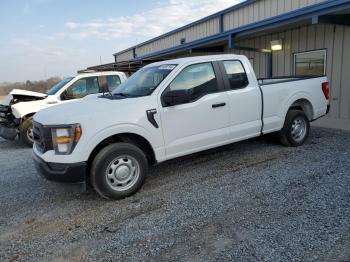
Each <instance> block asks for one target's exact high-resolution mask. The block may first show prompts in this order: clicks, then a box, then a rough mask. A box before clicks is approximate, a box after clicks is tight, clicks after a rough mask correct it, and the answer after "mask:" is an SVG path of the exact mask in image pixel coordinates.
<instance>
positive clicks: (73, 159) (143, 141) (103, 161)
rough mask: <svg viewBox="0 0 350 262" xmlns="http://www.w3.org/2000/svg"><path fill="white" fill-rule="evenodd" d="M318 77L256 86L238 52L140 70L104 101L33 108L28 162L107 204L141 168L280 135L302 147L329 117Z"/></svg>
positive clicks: (133, 186)
mask: <svg viewBox="0 0 350 262" xmlns="http://www.w3.org/2000/svg"><path fill="white" fill-rule="evenodd" d="M328 96H329V88H328V82H327V78H326V77H310V78H305V77H300V78H298V77H291V78H280V79H261V80H257V79H256V77H255V73H254V71H253V68H252V66H251V64H250V62H249V60H248V59H247V58H246V57H245V56H240V55H217V56H201V57H189V58H181V59H175V60H169V61H162V62H158V63H153V64H150V65H147V66H145V67H143V68H142V69H140V70H139V71H138V72H136V73H135V74H134V75H132V76H131V77H130V78H129V79H128V80H127V81H125V82H124V83H122V84H121V85H120V86H118V87H117V88H116V89H115V90H114V91H113V92H112V93H111V94H110V95H90V96H88V97H86V98H85V99H83V100H81V101H79V102H72V103H67V104H62V105H58V106H56V107H54V108H48V109H45V110H41V111H40V112H39V113H37V114H36V115H35V116H34V129H33V131H34V140H35V144H34V147H33V150H34V151H33V158H34V162H35V166H36V168H37V170H38V172H39V173H40V174H41V175H42V176H44V177H46V178H47V179H49V180H54V181H61V182H77V183H85V181H90V182H91V184H92V186H93V187H94V189H95V190H96V191H97V192H98V193H99V194H100V195H101V196H102V197H105V198H112V199H120V198H124V197H127V196H130V195H131V194H133V193H135V192H136V191H138V190H139V189H140V187H141V185H142V184H143V182H144V180H145V178H146V174H147V168H148V166H149V165H153V164H156V163H160V162H163V161H166V160H168V159H172V158H176V157H180V156H184V155H187V154H192V153H195V152H199V151H202V150H206V149H210V148H214V147H218V146H222V145H225V144H229V143H233V142H237V141H241V140H244V139H248V138H252V137H257V136H260V135H262V134H268V133H272V132H278V133H279V135H280V137H281V142H282V143H283V144H284V145H288V146H300V145H302V144H303V143H304V141H305V140H306V139H307V137H308V134H309V129H310V125H309V122H310V121H313V120H315V119H317V118H319V117H322V116H324V115H325V114H327V111H328V105H329V103H328Z"/></svg>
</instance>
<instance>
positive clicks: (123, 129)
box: [74, 124, 165, 161]
mask: <svg viewBox="0 0 350 262" xmlns="http://www.w3.org/2000/svg"><path fill="white" fill-rule="evenodd" d="M122 133H129V134H135V135H139V136H141V137H143V138H144V139H146V140H147V141H148V142H149V143H150V145H151V146H152V148H153V151H154V153H155V157H156V159H157V160H161V159H162V158H163V156H164V154H165V151H164V147H163V145H162V142H163V139H162V138H161V137H155V136H154V135H152V133H150V132H149V131H148V130H146V129H145V128H143V127H142V126H139V125H135V124H118V125H113V126H109V127H107V128H104V129H101V130H100V131H98V132H97V133H96V134H95V135H93V136H92V137H90V138H86V140H85V141H80V142H79V143H78V145H80V146H81V147H77V148H76V150H75V152H74V154H76V153H77V154H81V155H82V158H83V160H84V161H87V160H88V159H89V157H90V154H91V153H92V151H93V150H94V149H95V148H96V147H97V146H98V145H99V144H100V143H101V142H102V141H103V140H105V139H107V138H109V137H112V136H115V135H118V134H122ZM87 140H88V141H87Z"/></svg>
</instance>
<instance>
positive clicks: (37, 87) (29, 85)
mask: <svg viewBox="0 0 350 262" xmlns="http://www.w3.org/2000/svg"><path fill="white" fill-rule="evenodd" d="M60 81H61V78H59V77H51V78H49V79H46V80H40V81H30V80H27V81H26V82H16V83H2V84H0V96H5V95H7V94H8V93H10V92H11V91H12V90H13V89H22V90H28V91H34V92H39V93H46V91H47V90H48V89H50V88H51V87H52V86H54V85H55V84H57V83H58V82H60Z"/></svg>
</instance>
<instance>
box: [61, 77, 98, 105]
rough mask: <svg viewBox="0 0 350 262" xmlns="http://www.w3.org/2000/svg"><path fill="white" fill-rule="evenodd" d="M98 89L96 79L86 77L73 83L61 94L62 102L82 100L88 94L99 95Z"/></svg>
mask: <svg viewBox="0 0 350 262" xmlns="http://www.w3.org/2000/svg"><path fill="white" fill-rule="evenodd" d="M99 90H100V87H99V84H98V77H97V76H92V77H86V78H81V79H79V80H77V81H76V82H74V83H73V84H72V85H71V86H70V87H68V88H67V90H66V91H65V92H64V93H63V95H62V99H63V100H70V99H77V98H83V97H85V96H87V95H90V94H97V93H99Z"/></svg>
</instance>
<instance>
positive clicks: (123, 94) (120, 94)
mask: <svg viewBox="0 0 350 262" xmlns="http://www.w3.org/2000/svg"><path fill="white" fill-rule="evenodd" d="M113 96H122V97H127V98H128V97H138V95H131V94H127V93H114V94H113Z"/></svg>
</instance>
